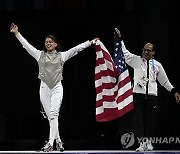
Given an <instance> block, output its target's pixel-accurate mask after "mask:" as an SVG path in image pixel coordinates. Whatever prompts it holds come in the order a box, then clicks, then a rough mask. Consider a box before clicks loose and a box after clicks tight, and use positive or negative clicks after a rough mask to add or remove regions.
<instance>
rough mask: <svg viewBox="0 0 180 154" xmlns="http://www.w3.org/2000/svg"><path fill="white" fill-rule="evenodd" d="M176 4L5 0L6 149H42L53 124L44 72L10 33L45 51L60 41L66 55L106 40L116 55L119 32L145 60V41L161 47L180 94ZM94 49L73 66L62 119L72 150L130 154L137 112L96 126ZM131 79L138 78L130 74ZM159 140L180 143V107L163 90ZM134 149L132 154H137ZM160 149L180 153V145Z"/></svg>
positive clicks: (0, 137) (1, 13) (1, 130)
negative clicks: (126, 143) (126, 153)
mask: <svg viewBox="0 0 180 154" xmlns="http://www.w3.org/2000/svg"><path fill="white" fill-rule="evenodd" d="M177 2H178V1H173V0H145V1H144V0H76V1H74V0H37V1H36V0H1V1H0V35H1V37H0V44H1V45H0V52H1V102H0V105H1V107H0V143H1V144H0V150H39V149H40V148H41V146H42V145H43V144H44V140H47V139H48V132H49V130H48V129H49V127H48V121H47V120H46V119H44V118H43V116H42V115H41V113H40V110H41V105H40V101H39V79H38V65H37V62H36V61H35V59H33V58H32V57H31V56H30V55H29V54H28V53H27V52H26V51H25V49H23V48H22V46H21V44H20V43H19V42H18V40H17V39H16V38H15V37H14V35H13V34H12V33H10V32H9V28H10V24H11V23H12V22H14V23H15V24H17V25H18V27H19V31H20V32H21V34H22V35H23V36H24V37H25V38H26V39H27V40H28V41H29V43H31V44H32V45H33V46H35V47H36V48H37V49H42V48H43V45H44V37H45V36H46V35H48V34H53V35H55V36H56V37H57V38H58V39H59V41H60V44H61V46H62V50H63V51H65V50H68V49H69V48H71V47H73V46H75V45H78V44H79V43H82V42H84V41H86V40H88V39H89V40H91V39H93V38H94V37H99V38H100V40H101V41H102V42H103V43H104V45H105V46H106V48H107V49H108V50H109V51H110V53H112V50H113V43H114V42H113V32H114V28H115V27H117V28H118V29H120V31H121V33H122V37H123V40H124V42H125V45H126V47H127V49H128V50H130V51H131V52H132V53H135V54H138V55H141V51H142V47H143V44H144V43H145V42H152V43H155V45H156V55H155V58H156V59H157V60H158V61H160V62H161V63H162V64H163V66H164V68H165V70H166V73H167V75H168V77H169V80H170V82H171V83H172V84H173V85H174V86H175V87H176V88H177V89H178V90H179V89H180V84H179V83H180V82H179V76H178V74H179V70H180V69H179V66H180V65H179V64H180V62H179V52H180V45H179V42H180V39H179V36H180V30H179V27H180V25H179V21H178V20H179V17H180V14H179V7H178V4H177ZM95 58H96V55H95V48H94V46H91V47H89V48H87V49H85V51H83V52H81V53H79V54H78V55H77V56H75V57H73V58H72V59H70V60H69V61H67V62H66V64H65V66H64V74H63V76H64V79H63V86H64V98H63V104H62V106H61V110H60V116H59V125H60V126H59V130H60V135H61V138H62V140H63V142H65V144H64V146H65V149H67V150H71V149H75V150H79V149H86V150H91V149H93V150H96V149H99V150H101V149H114V150H116V149H120V150H121V149H123V148H122V145H121V142H120V139H121V136H122V134H124V133H127V132H130V131H133V129H132V113H131V112H129V113H128V114H126V115H125V116H123V117H121V118H119V119H117V120H114V121H111V122H106V123H98V122H96V121H95V96H96V95H95V85H94V67H95ZM129 71H130V75H131V78H133V71H132V69H131V68H129ZM158 110H159V111H158V117H157V122H158V128H157V136H161V137H180V131H179V130H180V126H179V121H180V104H177V103H176V102H175V99H174V97H173V96H172V94H171V93H169V92H168V91H166V89H164V88H163V87H161V86H160V87H159V104H158ZM131 148H132V149H133V147H131ZM157 149H162V150H164V149H167V150H171V149H172V150H178V149H180V146H179V144H166V143H165V144H160V145H157Z"/></svg>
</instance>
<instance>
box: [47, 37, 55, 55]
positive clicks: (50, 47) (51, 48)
mask: <svg viewBox="0 0 180 154" xmlns="http://www.w3.org/2000/svg"><path fill="white" fill-rule="evenodd" d="M56 47H57V43H55V42H54V41H53V40H52V39H51V38H50V37H47V38H46V39H45V48H46V49H47V51H48V52H51V51H54V50H55V49H56Z"/></svg>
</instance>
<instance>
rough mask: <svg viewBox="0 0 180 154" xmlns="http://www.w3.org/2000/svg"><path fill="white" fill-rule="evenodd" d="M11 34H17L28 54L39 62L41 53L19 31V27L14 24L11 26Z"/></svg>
mask: <svg viewBox="0 0 180 154" xmlns="http://www.w3.org/2000/svg"><path fill="white" fill-rule="evenodd" d="M10 32H11V33H14V34H15V36H16V37H17V39H18V40H19V42H20V43H21V44H22V46H23V48H25V49H26V50H27V52H28V53H29V54H30V55H31V56H33V57H34V58H35V59H36V60H37V61H38V60H39V57H40V55H41V51H40V50H37V49H36V48H35V47H33V46H32V45H31V44H29V42H28V41H27V40H26V39H25V38H24V37H23V36H22V35H21V34H20V32H19V31H18V26H17V25H15V24H14V23H12V24H11V26H10Z"/></svg>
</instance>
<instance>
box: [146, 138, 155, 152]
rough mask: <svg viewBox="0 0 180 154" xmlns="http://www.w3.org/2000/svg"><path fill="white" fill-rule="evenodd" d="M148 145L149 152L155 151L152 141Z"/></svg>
mask: <svg viewBox="0 0 180 154" xmlns="http://www.w3.org/2000/svg"><path fill="white" fill-rule="evenodd" d="M146 145H147V150H148V151H152V150H153V149H154V147H153V145H152V143H151V141H150V140H148V141H147V143H146Z"/></svg>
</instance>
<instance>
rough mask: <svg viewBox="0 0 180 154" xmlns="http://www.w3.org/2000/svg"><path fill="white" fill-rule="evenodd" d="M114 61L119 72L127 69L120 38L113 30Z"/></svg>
mask: <svg viewBox="0 0 180 154" xmlns="http://www.w3.org/2000/svg"><path fill="white" fill-rule="evenodd" d="M113 60H114V63H115V66H116V68H117V69H118V71H119V72H120V73H123V72H124V71H125V70H127V69H128V68H127V65H126V62H125V58H124V54H123V51H122V44H121V38H120V37H119V36H118V34H117V33H116V32H114V59H113Z"/></svg>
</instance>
